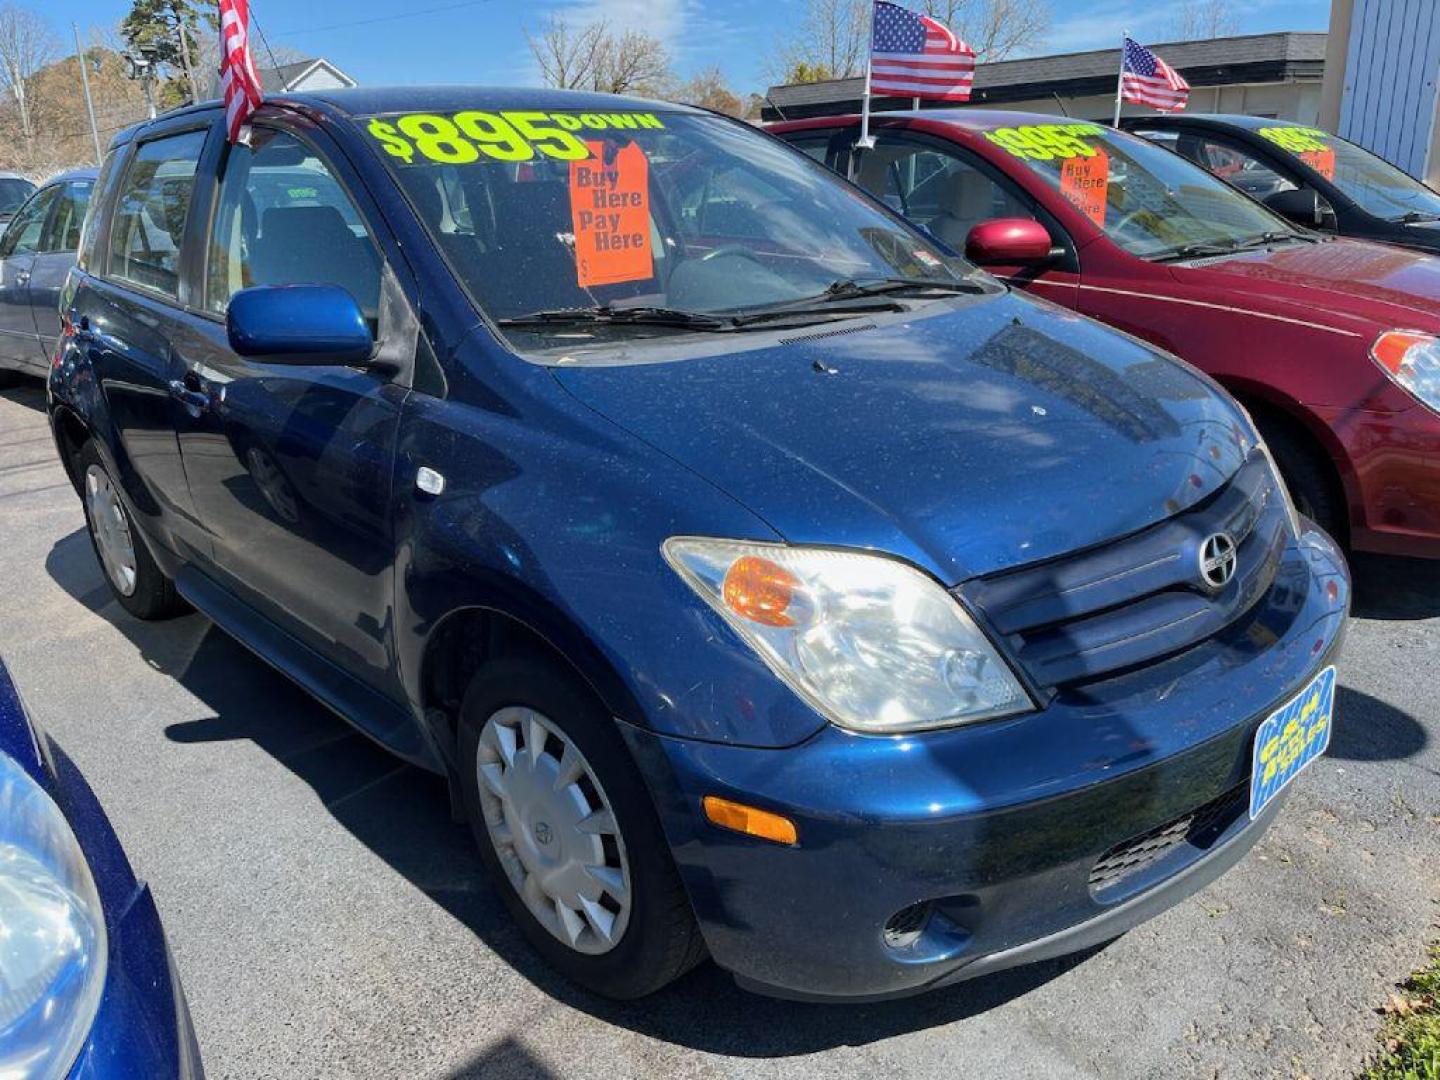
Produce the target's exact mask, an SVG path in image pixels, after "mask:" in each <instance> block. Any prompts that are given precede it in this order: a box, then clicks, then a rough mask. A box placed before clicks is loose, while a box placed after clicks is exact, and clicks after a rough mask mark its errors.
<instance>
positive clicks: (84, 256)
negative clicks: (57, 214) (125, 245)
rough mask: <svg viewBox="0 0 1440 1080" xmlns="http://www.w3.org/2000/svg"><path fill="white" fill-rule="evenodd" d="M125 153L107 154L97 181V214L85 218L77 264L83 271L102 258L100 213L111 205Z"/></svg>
mask: <svg viewBox="0 0 1440 1080" xmlns="http://www.w3.org/2000/svg"><path fill="white" fill-rule="evenodd" d="M122 155H123V151H121V150H111V151H109V152H107V153H106V155H105V161H104V162H103V163H102V164H101V166H100V178H99V179H98V180H96V181H95V184H94V188H93V191H92V195H93V196H94V198H95V213H93V214H90V215H89V216H88V217H86V218H85V221H84V223H83V225H82V227H81V236H80V251H79V254H78V255H77V256H76V259H75V263H76V265H77V266H79V267H80V269H81V270H89V269H90V266H91V264H92V263H95V262H96V260H97V259H99V258H100V252H101V248H100V211H101V209H102V208H103V207H106V206H108V205H110V196H111V195H112V194H113V193H114V189H115V181H116V179H117V178H116V176H115V169H116V165H117V163H118V162H119V161H120V158H121V156H122Z"/></svg>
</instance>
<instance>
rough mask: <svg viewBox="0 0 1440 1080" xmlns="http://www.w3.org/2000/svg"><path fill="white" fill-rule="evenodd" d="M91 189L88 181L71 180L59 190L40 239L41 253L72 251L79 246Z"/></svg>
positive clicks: (91, 185)
mask: <svg viewBox="0 0 1440 1080" xmlns="http://www.w3.org/2000/svg"><path fill="white" fill-rule="evenodd" d="M92 187H94V185H93V184H92V183H91V182H90V181H89V180H72V181H71V182H70V183H68V184H66V185H64V186H63V187H62V188H61V189H60V196H59V198H58V199H56V201H55V212H54V213H52V214H51V215H50V224H49V225H47V226H46V227H45V235H44V236H43V237H41V238H40V250H41V251H42V252H49V251H60V252H64V251H74V250H75V249H76V248H78V247H79V246H80V226H81V224H82V223H83V222H84V220H85V208H86V207H87V206H89V205H90V190H91V188H92Z"/></svg>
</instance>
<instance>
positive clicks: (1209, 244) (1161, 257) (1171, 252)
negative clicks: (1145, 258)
mask: <svg viewBox="0 0 1440 1080" xmlns="http://www.w3.org/2000/svg"><path fill="white" fill-rule="evenodd" d="M1239 250H1240V246H1239V245H1238V244H1236V243H1235V241H1234V240H1226V241H1218V240H1204V241H1198V242H1196V243H1193V244H1181V245H1180V246H1179V247H1174V248H1169V249H1167V250H1165V251H1157V252H1156V253H1155V254H1154V255H1151V256H1150V260H1151V261H1152V262H1174V261H1177V260H1180V259H1199V258H1203V257H1204V256H1206V255H1233V254H1235V252H1237V251H1239Z"/></svg>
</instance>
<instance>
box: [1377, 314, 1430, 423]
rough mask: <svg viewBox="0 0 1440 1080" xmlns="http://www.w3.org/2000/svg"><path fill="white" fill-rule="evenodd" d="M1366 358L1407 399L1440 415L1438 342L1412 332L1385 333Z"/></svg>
mask: <svg viewBox="0 0 1440 1080" xmlns="http://www.w3.org/2000/svg"><path fill="white" fill-rule="evenodd" d="M1370 358H1371V359H1372V360H1374V361H1375V363H1377V364H1379V365H1380V370H1381V371H1383V372H1385V374H1386V375H1388V376H1390V379H1391V381H1392V382H1394V383H1395V384H1396V385H1398V386H1400V387H1401V388H1402V389H1403V390H1405V391H1406V392H1407V393H1408V394H1410V396H1412V397H1413V398H1415V399H1416V400H1417V401H1419V402H1420V403H1421V404H1423V405H1427V406H1429V407H1430V408H1432V409H1434V410H1435V411H1436V412H1440V339H1437V338H1436V337H1435V335H1433V334H1422V333H1420V332H1419V331H1416V330H1387V331H1386V332H1385V333H1383V334H1381V335H1380V336H1379V337H1378V338H1376V339H1375V344H1374V345H1372V346H1370Z"/></svg>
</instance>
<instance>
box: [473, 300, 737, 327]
mask: <svg viewBox="0 0 1440 1080" xmlns="http://www.w3.org/2000/svg"><path fill="white" fill-rule="evenodd" d="M497 322H498V323H499V325H500V326H505V327H517V328H524V329H533V328H534V327H537V326H578V325H591V326H595V325H599V326H668V327H671V328H672V329H676V330H700V331H705V330H731V329H733V328H734V326H735V321H734V320H733V319H728V318H722V317H721V316H719V315H707V314H705V313H704V312H703V311H685V310H683V309H680V308H666V307H648V306H638V307H612V306H611V305H609V304H597V305H596V306H595V307H588V308H558V309H555V310H550V311H531V312H529V313H527V314H525V315H512V316H511V317H510V318H508V319H499V320H497Z"/></svg>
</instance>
